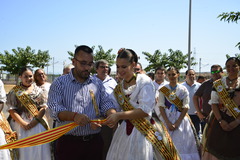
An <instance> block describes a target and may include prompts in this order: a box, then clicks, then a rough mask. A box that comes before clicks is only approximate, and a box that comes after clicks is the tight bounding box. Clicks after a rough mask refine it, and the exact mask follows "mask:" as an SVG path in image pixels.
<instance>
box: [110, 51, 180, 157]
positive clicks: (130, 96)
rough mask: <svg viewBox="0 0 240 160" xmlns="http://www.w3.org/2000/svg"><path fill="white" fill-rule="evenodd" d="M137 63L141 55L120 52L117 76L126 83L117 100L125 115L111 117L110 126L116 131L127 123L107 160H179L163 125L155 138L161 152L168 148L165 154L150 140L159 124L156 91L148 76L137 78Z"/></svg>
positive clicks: (113, 142)
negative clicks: (155, 126)
mask: <svg viewBox="0 0 240 160" xmlns="http://www.w3.org/2000/svg"><path fill="white" fill-rule="evenodd" d="M137 60H138V57H137V54H136V53H135V52H134V51H133V50H131V49H120V50H119V52H118V56H117V60H116V64H117V72H118V74H119V75H120V76H121V77H122V78H123V80H122V81H121V82H120V83H119V84H118V85H117V86H116V88H115V89H114V94H115V98H114V100H115V104H116V105H120V106H121V109H122V111H120V112H117V113H115V114H111V115H109V116H108V117H107V121H106V124H107V125H108V126H109V127H113V126H115V125H116V124H117V123H118V121H119V120H123V121H122V122H121V125H120V127H118V128H117V130H116V132H115V133H114V137H113V140H112V143H111V146H110V148H109V151H108V154H107V158H106V159H107V160H123V159H124V160H153V159H166V158H165V156H166V157H167V156H168V157H170V159H174V158H175V159H179V156H178V154H177V151H176V149H175V147H174V145H173V144H172V143H171V139H170V136H169V135H168V133H167V132H166V130H164V126H162V125H161V123H160V124H159V125H160V128H161V129H160V130H158V131H156V130H154V131H153V132H152V133H153V135H151V136H152V137H153V141H155V142H156V143H157V144H159V146H160V147H161V148H164V147H165V149H164V151H163V152H161V153H160V152H159V150H157V147H156V146H154V145H153V143H152V141H151V140H149V137H148V136H147V134H149V133H150V132H151V131H152V130H151V129H149V128H148V127H150V126H154V124H155V122H154V120H153V119H151V115H152V111H153V107H154V104H155V91H154V86H153V83H152V80H151V79H150V78H149V77H148V76H147V75H145V74H137V75H135V74H134V72H133V70H134V67H135V66H136V64H137ZM116 101H117V102H116ZM138 120H139V121H138ZM145 128H148V129H147V131H146V132H144V131H143V130H144V129H145ZM141 129H143V130H141ZM166 146H168V147H166ZM167 148H168V149H167ZM169 148H170V149H169ZM167 154H168V155H167Z"/></svg>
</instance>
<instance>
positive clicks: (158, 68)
mask: <svg viewBox="0 0 240 160" xmlns="http://www.w3.org/2000/svg"><path fill="white" fill-rule="evenodd" d="M158 70H161V71H163V72H164V73H165V74H166V72H167V71H166V69H165V68H164V67H157V69H155V74H156V73H157V71H158Z"/></svg>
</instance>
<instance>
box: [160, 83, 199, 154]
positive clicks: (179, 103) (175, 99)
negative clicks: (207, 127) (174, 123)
mask: <svg viewBox="0 0 240 160" xmlns="http://www.w3.org/2000/svg"><path fill="white" fill-rule="evenodd" d="M159 91H161V92H162V93H163V94H164V96H165V97H167V98H168V100H169V101H170V103H172V104H174V105H175V106H176V107H177V108H178V110H179V111H180V112H182V110H183V108H182V107H183V103H182V101H181V100H180V99H179V97H178V96H177V95H176V94H175V93H171V92H170V90H169V89H168V88H167V87H166V86H163V87H162V88H160V89H159ZM186 117H187V118H188V120H189V122H190V126H191V128H192V130H193V134H194V138H195V140H196V145H197V149H198V153H199V156H200V157H201V148H200V146H201V144H200V141H199V138H198V135H197V132H196V129H195V127H194V124H193V123H192V120H191V118H190V116H189V115H188V113H186Z"/></svg>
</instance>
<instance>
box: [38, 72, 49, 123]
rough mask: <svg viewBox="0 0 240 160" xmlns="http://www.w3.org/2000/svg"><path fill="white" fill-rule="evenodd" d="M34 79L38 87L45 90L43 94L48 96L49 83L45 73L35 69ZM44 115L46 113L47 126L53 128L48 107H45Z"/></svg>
mask: <svg viewBox="0 0 240 160" xmlns="http://www.w3.org/2000/svg"><path fill="white" fill-rule="evenodd" d="M34 81H35V83H36V84H37V86H38V87H40V88H41V89H42V90H43V91H44V92H46V93H45V94H46V95H47V97H48V92H49V89H50V86H51V83H49V82H47V75H46V74H45V72H44V70H43V69H37V70H36V71H35V72H34ZM45 115H46V118H47V121H48V124H49V127H50V128H53V119H52V118H51V117H50V110H49V108H48V107H46V113H45Z"/></svg>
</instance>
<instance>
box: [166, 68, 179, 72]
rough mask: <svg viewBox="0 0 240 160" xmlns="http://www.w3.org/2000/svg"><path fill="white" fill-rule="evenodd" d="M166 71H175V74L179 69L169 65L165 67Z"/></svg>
mask: <svg viewBox="0 0 240 160" xmlns="http://www.w3.org/2000/svg"><path fill="white" fill-rule="evenodd" d="M168 71H176V72H177V74H179V73H180V72H179V70H178V69H177V68H176V67H169V68H168V69H167V72H168Z"/></svg>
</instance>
